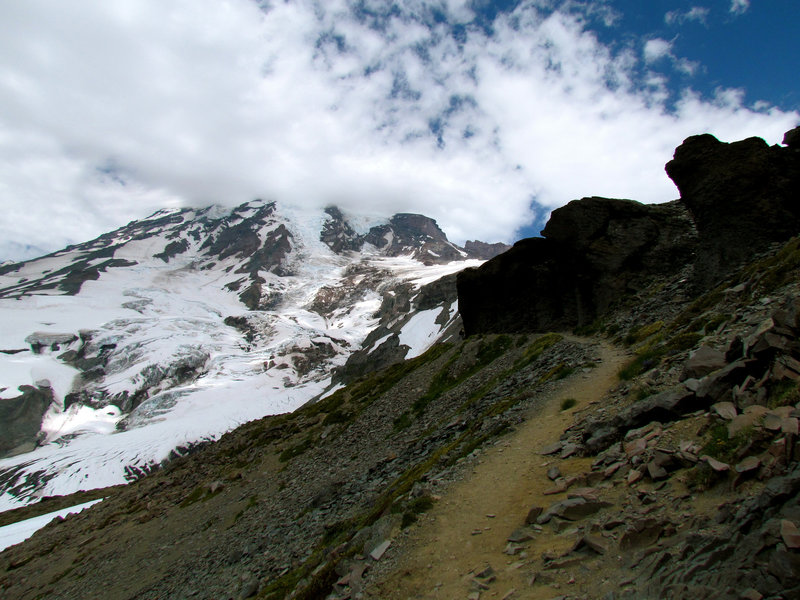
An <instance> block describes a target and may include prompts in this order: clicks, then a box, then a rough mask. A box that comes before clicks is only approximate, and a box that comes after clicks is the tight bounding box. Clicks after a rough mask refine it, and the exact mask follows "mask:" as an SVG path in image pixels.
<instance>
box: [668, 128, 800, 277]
mask: <svg viewBox="0 0 800 600" xmlns="http://www.w3.org/2000/svg"><path fill="white" fill-rule="evenodd" d="M795 138H796V134H793V133H792V132H789V133H788V134H787V138H786V140H785V141H786V143H787V144H789V143H791V144H796V140H795ZM666 171H667V174H668V175H669V176H670V177H671V178H672V180H673V181H674V182H675V185H676V186H678V189H679V190H680V193H681V200H682V202H683V203H684V204H685V205H686V206H687V207H688V209H689V211H690V212H691V214H692V217H693V218H694V221H695V224H696V226H697V232H698V234H699V238H700V243H699V248H698V256H697V261H696V263H695V283H696V284H697V287H698V288H700V289H705V288H708V287H709V286H711V285H713V284H715V283H716V282H718V281H719V280H720V279H722V278H723V277H724V276H725V275H726V274H727V273H728V272H729V271H730V270H731V269H734V268H736V267H738V266H739V265H740V264H742V263H743V262H745V261H747V260H752V258H753V254H754V253H758V252H762V251H764V250H766V249H768V247H769V246H770V244H771V243H773V242H783V241H786V240H788V239H789V238H791V237H793V236H795V235H797V234H798V233H800V153H798V152H797V151H796V150H795V149H794V147H792V146H790V147H787V148H782V147H780V146H768V145H767V143H766V142H765V141H764V140H762V139H761V138H756V137H752V138H748V139H746V140H742V141H739V142H733V143H730V144H727V143H724V142H720V141H719V140H718V139H717V138H715V137H714V136H712V135H709V134H704V135H696V136H692V137H689V138H687V139H686V140H685V141H684V142H683V144H681V145H680V146H679V147H678V148H677V149H676V150H675V155H674V158H673V159H672V160H671V161H670V162H668V163H667V165H666Z"/></svg>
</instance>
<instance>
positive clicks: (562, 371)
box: [539, 363, 575, 383]
mask: <svg viewBox="0 0 800 600" xmlns="http://www.w3.org/2000/svg"><path fill="white" fill-rule="evenodd" d="M574 372H575V369H573V368H572V367H570V366H569V365H565V364H564V363H559V364H557V365H556V366H555V367H553V368H552V369H550V370H549V371H548V372H547V373H545V374H544V375H542V377H541V379H539V383H545V382H547V381H550V380H554V381H557V380H559V379H564V378H565V377H569V376H570V375H572V374H573V373H574Z"/></svg>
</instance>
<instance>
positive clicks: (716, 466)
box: [700, 454, 731, 473]
mask: <svg viewBox="0 0 800 600" xmlns="http://www.w3.org/2000/svg"><path fill="white" fill-rule="evenodd" d="M700 460H702V461H703V462H704V463H708V466H709V467H711V468H712V469H713V470H714V471H716V472H717V473H724V472H725V471H729V470H730V468H731V467H730V465H728V464H726V463H724V462H722V461H719V460H717V459H716V458H712V457H711V456H709V455H708V454H704V455H703V456H701V457H700Z"/></svg>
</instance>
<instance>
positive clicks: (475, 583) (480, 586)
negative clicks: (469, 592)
mask: <svg viewBox="0 0 800 600" xmlns="http://www.w3.org/2000/svg"><path fill="white" fill-rule="evenodd" d="M470 585H471V586H472V589H473V590H476V591H480V590H483V591H485V590H488V589H489V586H488V585H486V584H485V583H483V582H482V581H479V580H477V579H475V578H474V577H473V578H472V580H470Z"/></svg>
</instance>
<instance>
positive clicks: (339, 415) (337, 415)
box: [322, 410, 353, 425]
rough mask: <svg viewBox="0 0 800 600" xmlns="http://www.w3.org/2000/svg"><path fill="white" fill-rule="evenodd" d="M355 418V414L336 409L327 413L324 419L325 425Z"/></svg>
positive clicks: (345, 421)
mask: <svg viewBox="0 0 800 600" xmlns="http://www.w3.org/2000/svg"><path fill="white" fill-rule="evenodd" d="M352 418H353V415H352V414H351V413H348V412H344V411H342V410H335V411H333V412H331V413H328V414H327V415H325V418H324V419H323V420H322V424H323V425H335V424H336V423H347V422H348V421H350V420H351V419H352Z"/></svg>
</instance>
